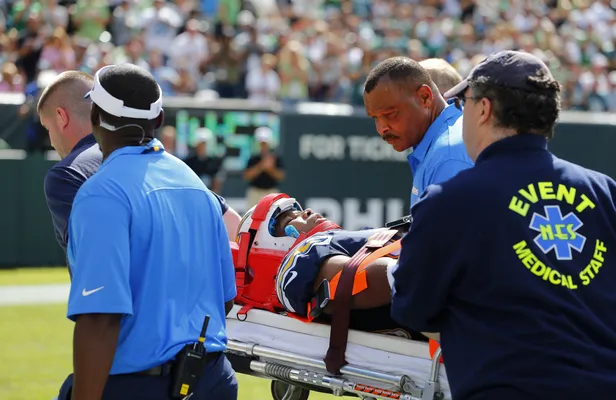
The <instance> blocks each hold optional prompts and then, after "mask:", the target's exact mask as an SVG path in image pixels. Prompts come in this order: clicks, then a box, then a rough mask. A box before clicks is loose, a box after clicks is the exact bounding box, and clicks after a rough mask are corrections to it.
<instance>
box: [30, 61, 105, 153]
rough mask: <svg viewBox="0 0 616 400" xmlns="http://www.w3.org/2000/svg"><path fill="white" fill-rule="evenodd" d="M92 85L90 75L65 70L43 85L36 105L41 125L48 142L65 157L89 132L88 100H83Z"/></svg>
mask: <svg viewBox="0 0 616 400" xmlns="http://www.w3.org/2000/svg"><path fill="white" fill-rule="evenodd" d="M93 84H94V79H93V78H92V76H90V75H88V74H86V73H84V72H79V71H66V72H63V73H61V74H60V75H58V76H57V77H56V78H55V79H54V80H53V81H52V82H51V83H50V84H49V85H47V86H46V87H45V89H44V90H43V93H42V94H41V97H40V98H39V101H38V105H37V112H38V115H39V118H40V120H41V124H42V125H43V126H44V127H45V129H47V130H48V131H49V139H50V141H51V145H52V146H53V148H54V149H56V151H57V152H58V154H59V155H60V157H62V158H64V157H66V156H67V155H68V154H69V153H70V152H71V151H72V149H73V148H74V147H75V145H76V144H77V142H79V141H80V140H81V139H82V138H83V137H85V136H87V135H88V134H90V133H91V132H92V123H91V122H90V108H91V103H90V101H89V100H88V99H84V96H85V95H86V93H88V92H89V91H90V90H91V89H92V86H93Z"/></svg>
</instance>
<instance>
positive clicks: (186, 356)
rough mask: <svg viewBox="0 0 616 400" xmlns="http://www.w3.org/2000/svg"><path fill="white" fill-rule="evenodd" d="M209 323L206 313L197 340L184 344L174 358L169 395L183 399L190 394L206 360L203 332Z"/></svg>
mask: <svg viewBox="0 0 616 400" xmlns="http://www.w3.org/2000/svg"><path fill="white" fill-rule="evenodd" d="M209 323H210V316H209V315H206V316H205V321H203V328H202V329H201V334H200V335H199V342H198V343H194V344H192V345H186V346H185V347H184V348H183V349H182V351H181V352H180V353H179V354H178V356H177V358H176V360H175V363H174V370H173V381H172V382H171V397H172V398H174V399H183V398H185V397H186V396H188V395H190V394H191V393H192V391H193V387H194V386H195V383H196V382H197V381H198V380H199V378H200V377H201V374H202V373H203V369H204V368H205V364H206V362H207V350H206V349H205V332H206V331H207V326H208V324H209Z"/></svg>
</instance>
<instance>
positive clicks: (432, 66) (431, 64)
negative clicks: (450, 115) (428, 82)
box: [419, 58, 462, 94]
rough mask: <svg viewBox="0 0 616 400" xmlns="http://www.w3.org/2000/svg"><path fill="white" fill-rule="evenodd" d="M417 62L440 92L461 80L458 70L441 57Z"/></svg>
mask: <svg viewBox="0 0 616 400" xmlns="http://www.w3.org/2000/svg"><path fill="white" fill-rule="evenodd" d="M419 64H421V66H422V67H424V68H425V69H426V71H428V74H430V78H432V80H433V81H434V83H435V84H436V86H437V87H438V91H439V92H441V94H443V93H445V92H446V91H448V90H449V89H451V88H452V87H454V86H456V85H457V84H458V83H460V82H462V76H460V74H459V73H458V71H456V69H455V68H454V67H452V66H451V64H449V63H448V62H447V61H445V60H443V59H442V58H428V59H427V60H423V61H420V62H419Z"/></svg>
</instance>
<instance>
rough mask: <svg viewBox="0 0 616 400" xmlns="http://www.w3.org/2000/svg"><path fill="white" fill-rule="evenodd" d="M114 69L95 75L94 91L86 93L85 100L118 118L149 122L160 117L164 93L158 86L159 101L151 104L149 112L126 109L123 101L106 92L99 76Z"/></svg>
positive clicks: (106, 67) (100, 71)
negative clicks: (88, 99) (89, 100)
mask: <svg viewBox="0 0 616 400" xmlns="http://www.w3.org/2000/svg"><path fill="white" fill-rule="evenodd" d="M112 67H115V65H107V66H105V67H103V68H101V69H99V70H98V72H97V73H96V75H94V86H93V87H92V90H90V91H89V92H88V93H86V95H85V96H84V98H86V99H87V98H90V99H91V100H92V101H93V102H94V104H96V105H97V106H99V107H100V108H102V109H103V110H104V111H105V112H107V113H109V114H111V115H113V116H116V117H126V118H135V119H148V120H152V119H155V118H156V117H158V115H159V114H160V112H161V110H162V109H163V92H162V90H161V89H160V86H158V85H157V86H158V93H159V97H158V100H156V101H155V102H154V103H152V104H150V109H149V110H140V109H137V108H130V107H125V106H124V102H123V101H122V100H120V99H116V98H115V97H113V96H112V95H111V94H109V92H107V91H106V90H105V88H104V87H103V86H102V85H101V81H100V79H99V76H100V75H101V74H102V73H103V72H104V71H106V70H107V69H108V68H112Z"/></svg>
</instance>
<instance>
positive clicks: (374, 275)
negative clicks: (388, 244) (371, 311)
mask: <svg viewBox="0 0 616 400" xmlns="http://www.w3.org/2000/svg"><path fill="white" fill-rule="evenodd" d="M349 260H350V257H348V256H333V257H330V258H328V259H327V260H325V262H323V264H322V265H321V270H320V272H319V275H318V276H317V279H316V280H315V284H314V291H315V292H316V290H317V288H318V286H319V284H320V283H321V281H322V280H323V279H327V280H328V281H331V280H332V278H333V277H334V276H335V275H336V274H337V273H338V272H340V271H341V270H342V268H343V267H344V265H345V264H346V263H347V262H348V261H349ZM394 262H395V260H393V259H391V258H387V257H383V258H379V259H377V260H374V261H373V262H372V263H370V264H368V266H367V267H366V274H367V275H366V280H367V282H368V288H367V289H366V290H364V291H362V292H360V293H357V294H356V295H355V296H353V297H352V298H351V309H354V310H365V309H368V308H377V307H380V306H384V305H386V304H389V303H391V289H390V288H389V283H388V281H387V266H388V265H389V264H392V263H394ZM335 301H336V300H333V301H331V302H330V303H329V304H328V305H327V306H326V307H325V309H324V310H323V312H325V313H326V314H331V313H332V312H333V303H334V302H335Z"/></svg>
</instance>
